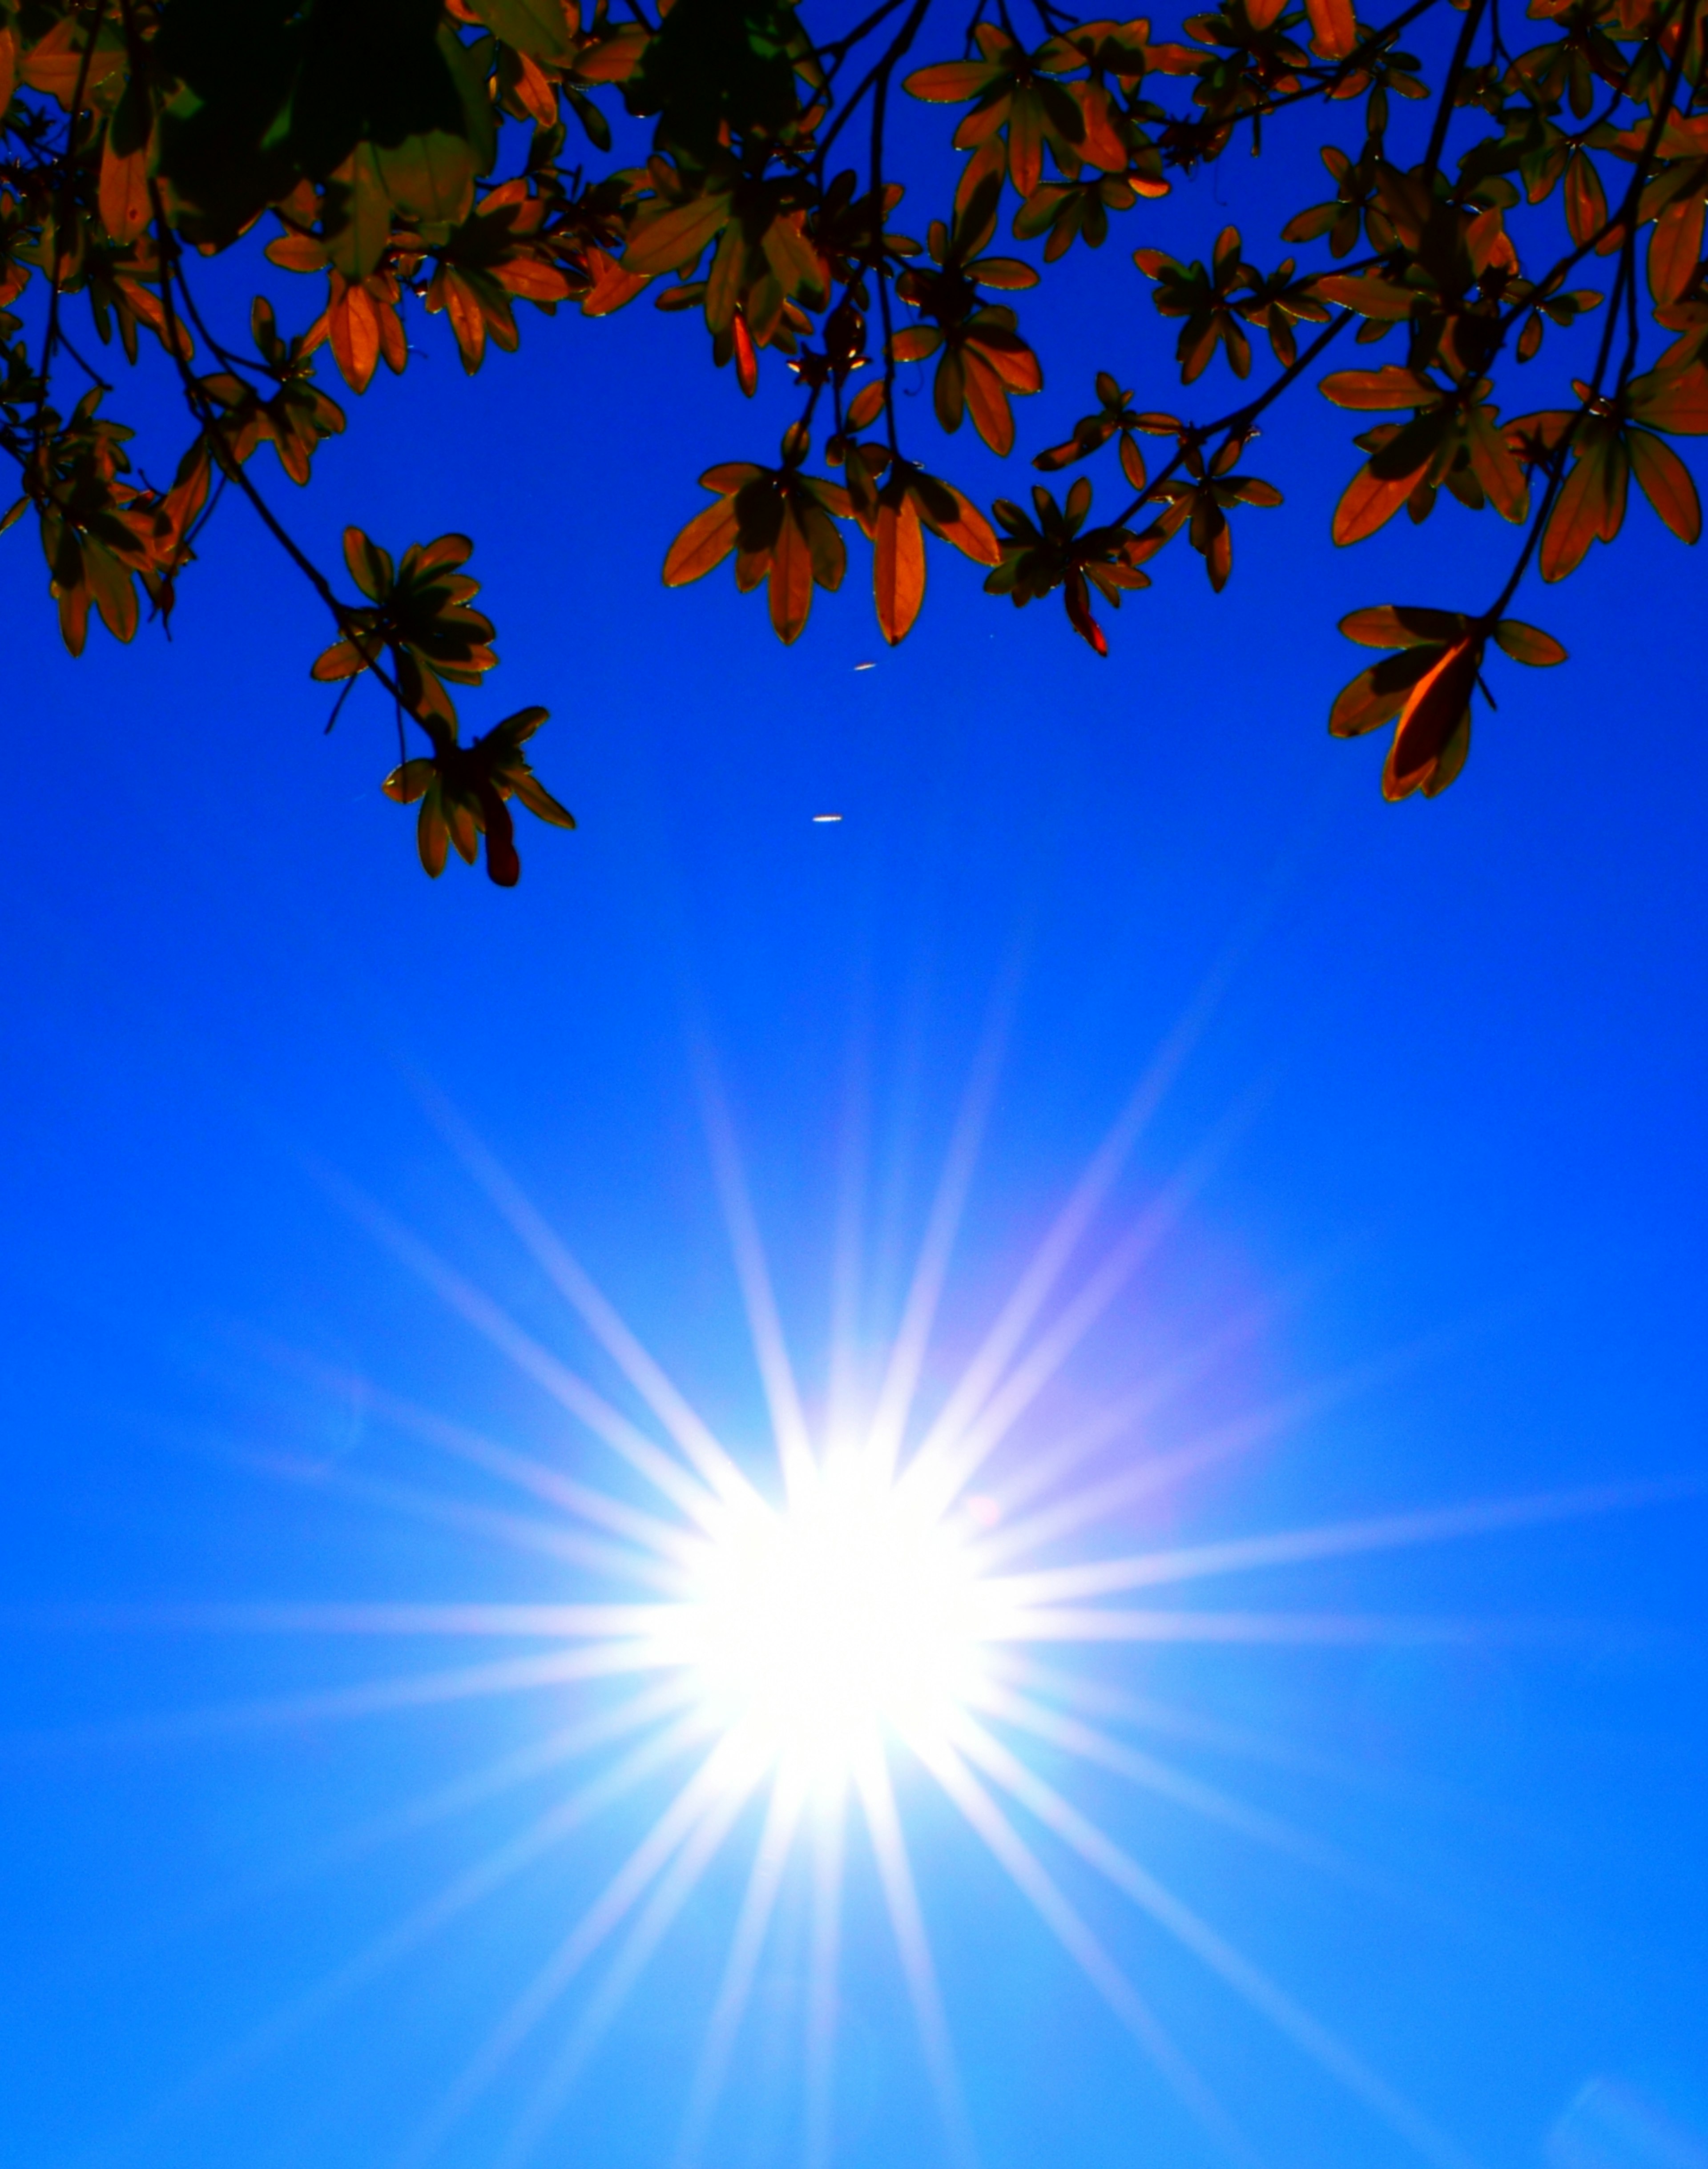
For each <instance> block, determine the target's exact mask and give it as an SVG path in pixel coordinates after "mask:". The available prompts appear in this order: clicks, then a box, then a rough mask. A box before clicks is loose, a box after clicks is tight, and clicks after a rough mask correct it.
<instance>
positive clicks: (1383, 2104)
mask: <svg viewBox="0 0 1708 2169" xmlns="http://www.w3.org/2000/svg"><path fill="white" fill-rule="evenodd" d="M956 1744H957V1745H958V1746H959V1747H960V1748H961V1749H962V1751H963V1752H964V1753H965V1754H966V1755H967V1756H969V1758H970V1759H972V1760H974V1761H977V1762H978V1763H979V1767H981V1768H982V1769H983V1770H984V1771H985V1773H986V1774H987V1775H988V1776H990V1777H992V1778H994V1779H995V1782H996V1783H998V1784H1000V1785H1001V1787H1002V1788H1003V1790H1004V1791H1005V1792H1006V1793H1008V1794H1009V1795H1010V1797H1011V1799H1015V1800H1017V1801H1018V1802H1019V1803H1020V1804H1021V1805H1022V1806H1023V1807H1025V1808H1026V1809H1027V1811H1028V1812H1029V1813H1030V1814H1032V1815H1035V1816H1036V1817H1037V1818H1038V1820H1039V1821H1040V1822H1041V1823H1043V1825H1045V1827H1046V1828H1048V1829H1049V1830H1050V1831H1054V1834H1055V1835H1056V1836H1058V1837H1059V1838H1060V1839H1061V1840H1062V1841H1064V1843H1065V1844H1066V1845H1068V1846H1069V1847H1071V1849H1072V1850H1073V1851H1074V1852H1076V1853H1077V1854H1078V1855H1079V1856H1080V1857H1081V1859H1082V1860H1084V1861H1085V1862H1086V1863H1087V1865H1088V1866H1090V1867H1092V1868H1096V1869H1097V1872H1098V1873H1100V1874H1102V1876H1104V1877H1106V1878H1107V1879H1108V1881H1109V1882H1111V1883H1113V1884H1114V1885H1115V1887H1116V1888H1117V1889H1119V1890H1122V1891H1124V1893H1125V1894H1126V1895H1127V1896H1128V1897H1129V1898H1130V1899H1132V1900H1133V1901H1134V1904H1135V1905H1140V1906H1141V1907H1142V1908H1143V1909H1144V1911H1145V1912H1146V1913H1148V1914H1149V1915H1150V1916H1151V1918H1152V1919H1153V1920H1155V1921H1157V1922H1158V1924H1159V1925H1160V1926H1161V1927H1165V1928H1166V1929H1167V1930H1168V1932H1169V1933H1170V1934H1171V1935H1172V1936H1173V1937H1175V1938H1176V1939H1177V1941H1178V1942H1179V1943H1182V1944H1183V1945H1184V1946H1185V1948H1187V1949H1188V1950H1189V1951H1191V1952H1192V1953H1193V1956H1194V1957H1196V1958H1199V1959H1201V1960H1202V1961H1203V1963H1204V1964H1205V1965H1207V1966H1208V1967H1209V1968H1210V1969H1211V1970H1212V1971H1213V1972H1214V1973H1216V1974H1220V1977H1221V1978H1222V1980H1225V1981H1226V1982H1227V1984H1228V1985H1229V1986H1230V1988H1232V1989H1234V1990H1236V1992H1237V1993H1238V1994H1239V1995H1240V1996H1242V1997H1243V1998H1244V2000H1245V2001H1246V2002H1247V2003H1248V2004H1250V2005H1251V2006H1252V2009H1253V2010H1254V2011H1257V2012H1262V2015H1263V2017H1266V2018H1268V2020H1269V2021H1270V2022H1271V2023H1272V2024H1273V2025H1274V2026H1276V2027H1277V2028H1279V2029H1280V2031H1281V2032H1282V2033H1284V2034H1286V2036H1287V2037H1288V2038H1289V2040H1291V2041H1292V2042H1293V2043H1294V2045H1295V2047H1297V2048H1299V2049H1302V2050H1303V2051H1304V2052H1305V2054H1306V2055H1307V2056H1309V2057H1310V2060H1311V2061H1312V2062H1313V2063H1315V2064H1316V2065H1319V2066H1320V2067H1321V2069H1322V2070H1324V2071H1326V2073H1327V2074H1328V2075H1329V2076H1330V2077H1332V2078H1333V2079H1336V2080H1337V2081H1339V2083H1340V2084H1341V2085H1342V2086H1344V2087H1345V2088H1346V2090H1347V2092H1348V2093H1350V2094H1352V2095H1353V2097H1355V2098H1356V2099H1358V2101H1360V2102H1363V2103H1364V2106H1365V2107H1366V2108H1369V2109H1370V2110H1372V2111H1374V2113H1375V2114H1376V2115H1377V2116H1378V2117H1380V2119H1381V2120H1382V2122H1383V2123H1385V2124H1387V2125H1388V2126H1389V2128H1390V2129H1391V2130H1393V2131H1394V2132H1396V2134H1398V2135H1399V2136H1400V2137H1401V2139H1403V2140H1406V2143H1407V2144H1408V2145H1410V2146H1412V2148H1413V2149H1414V2150H1416V2151H1417V2153H1418V2154H1419V2155H1421V2156H1422V2158H1423V2159H1424V2160H1425V2161H1429V2162H1431V2163H1433V2165H1435V2169H1472V2165H1471V2163H1470V2157H1469V2156H1466V2155H1465V2154H1464V2153H1463V2152H1461V2150H1460V2149H1459V2148H1458V2147H1457V2146H1455V2145H1454V2144H1453V2143H1452V2141H1451V2140H1449V2139H1448V2138H1446V2137H1445V2136H1444V2134H1442V2133H1441V2132H1440V2131H1438V2129H1436V2127H1435V2126H1434V2124H1432V2123H1431V2122H1430V2120H1429V2119H1428V2118H1427V2117H1425V2116H1424V2115H1423V2114H1422V2112H1421V2111H1419V2110H1418V2109H1417V2108H1414V2107H1413V2105H1412V2103H1411V2102H1408V2101H1407V2100H1406V2098H1405V2097H1404V2096H1403V2095H1401V2094H1400V2093H1399V2092H1396V2090H1395V2088H1393V2087H1392V2086H1390V2085H1388V2083H1387V2081H1385V2080H1384V2079H1382V2078H1380V2077H1379V2076H1377V2075H1376V2073H1375V2072H1374V2071H1372V2070H1370V2069H1369V2065H1366V2064H1365V2063H1364V2061H1363V2060H1361V2059H1360V2058H1358V2057H1357V2056H1355V2055H1354V2054H1353V2052H1352V2051H1351V2050H1350V2049H1348V2048H1347V2047H1346V2045H1345V2044H1344V2043H1343V2042H1342V2041H1340V2040H1338V2039H1337V2038H1336V2036H1335V2035H1334V2034H1332V2033H1330V2032H1329V2030H1328V2028H1326V2026H1324V2025H1322V2024H1321V2022H1319V2021H1318V2020H1316V2018H1314V2017H1311V2015H1310V2012H1307V2011H1305V2009H1303V2008H1302V2006H1300V2005H1299V2004H1298V2003H1297V2002H1295V2001H1294V1999H1293V1998H1292V1997H1291V1996H1289V1995H1287V1994H1286V1992H1285V1991H1284V1990H1282V1989H1280V1988H1278V1986H1277V1985H1275V1983H1274V1982H1273V1981H1272V1980H1270V1979H1269V1977H1268V1974H1265V1973H1264V1972H1262V1969H1260V1968H1258V1967H1257V1966H1256V1965H1254V1964H1252V1961H1251V1960H1250V1959H1249V1958H1246V1957H1245V1956H1244V1955H1243V1953H1241V1952H1239V1951H1237V1950H1236V1949H1235V1948H1234V1947H1233V1946H1232V1944H1230V1943H1229V1942H1228V1941H1227V1940H1226V1938H1225V1937H1223V1936H1220V1935H1219V1934H1218V1933H1217V1932H1216V1931H1215V1930H1214V1928H1212V1927H1209V1924H1208V1923H1207V1922H1206V1921H1203V1920H1201V1919H1200V1918H1199V1917H1198V1915H1197V1914H1196V1913H1194V1912H1193V1911H1192V1909H1191V1908H1190V1907H1189V1906H1188V1905H1186V1904H1184V1903H1183V1902H1182V1900H1180V1899H1178V1898H1177V1897H1176V1896H1175V1895H1173V1893H1172V1891H1170V1890H1168V1889H1166V1888H1165V1887H1164V1886H1163V1885H1162V1884H1161V1883H1159V1882H1158V1881H1157V1879H1156V1877H1155V1876H1153V1875H1152V1874H1150V1872H1149V1871H1148V1870H1147V1869H1145V1868H1142V1867H1141V1866H1140V1864H1139V1863H1138V1862H1137V1861H1136V1860H1134V1857H1133V1856H1132V1855H1131V1854H1130V1853H1129V1852H1126V1851H1125V1850H1124V1848H1123V1847H1120V1846H1118V1845H1117V1844H1116V1843H1115V1842H1114V1841H1113V1839H1111V1838H1109V1837H1108V1836H1105V1835H1104V1833H1103V1832H1102V1831H1100V1830H1099V1829H1098V1828H1097V1825H1095V1824H1094V1823H1093V1822H1092V1820H1091V1819H1090V1818H1089V1816H1087V1815H1083V1814H1081V1811H1080V1810H1079V1809H1077V1808H1076V1807H1075V1806H1073V1805H1072V1804H1071V1803H1070V1801H1068V1800H1067V1799H1065V1798H1064V1797H1063V1795H1062V1794H1061V1793H1059V1792H1058V1791H1057V1790H1056V1789H1055V1788H1054V1786H1053V1785H1050V1784H1049V1783H1046V1781H1045V1780H1044V1779H1043V1778H1042V1777H1039V1776H1038V1774H1037V1772H1035V1771H1033V1770H1032V1769H1030V1768H1029V1767H1027V1765H1026V1764H1025V1763H1024V1762H1022V1761H1021V1759H1020V1757H1019V1756H1017V1755H1015V1754H1013V1753H1012V1752H1011V1751H1010V1750H1009V1749H1008V1748H1006V1747H1005V1746H1004V1745H1002V1743H1001V1741H1000V1740H996V1739H995V1737H994V1736H993V1735H991V1734H990V1733H989V1732H988V1731H986V1730H985V1727H984V1726H983V1725H981V1724H978V1723H977V1722H976V1721H975V1720H974V1719H967V1720H966V1722H965V1723H964V1724H963V1725H962V1726H959V1727H958V1728H957V1743H956Z"/></svg>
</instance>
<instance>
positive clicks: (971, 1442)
mask: <svg viewBox="0 0 1708 2169" xmlns="http://www.w3.org/2000/svg"><path fill="white" fill-rule="evenodd" d="M1249 1118H1250V1108H1249V1107H1245V1108H1241V1110H1240V1111H1238V1112H1237V1113H1236V1115H1235V1116H1233V1117H1231V1118H1230V1120H1229V1121H1227V1122H1224V1123H1223V1124H1222V1125H1221V1126H1220V1128H1219V1129H1218V1131H1217V1132H1216V1133H1215V1135H1214V1137H1212V1138H1211V1139H1210V1140H1209V1143H1207V1144H1205V1145H1204V1147H1203V1148H1201V1149H1200V1150H1199V1151H1198V1153H1197V1154H1194V1155H1193V1158H1192V1159H1191V1160H1189V1161H1188V1163H1187V1164H1186V1166H1185V1167H1184V1168H1183V1169H1182V1170H1181V1171H1180V1173H1179V1174H1178V1175H1177V1176H1175V1178H1174V1179H1173V1180H1172V1181H1171V1182H1170V1183H1169V1184H1168V1185H1167V1186H1166V1188H1165V1189H1164V1191H1163V1192H1162V1194H1161V1196H1159V1197H1158V1198H1157V1199H1156V1202H1155V1203H1154V1204H1153V1205H1152V1206H1151V1207H1150V1210H1149V1211H1148V1212H1143V1213H1141V1214H1140V1217H1139V1218H1138V1219H1137V1221H1135V1222H1134V1225H1133V1226H1132V1227H1131V1228H1129V1230H1128V1232H1127V1234H1125V1235H1124V1236H1123V1237H1122V1239H1121V1240H1120V1241H1119V1242H1118V1243H1117V1244H1115V1246H1114V1248H1113V1250H1110V1251H1109V1252H1108V1255H1107V1256H1105V1257H1104V1258H1103V1260H1102V1262H1101V1263H1100V1264H1099V1265H1098V1266H1097V1267H1096V1268H1095V1269H1094V1270H1093V1271H1092V1273H1091V1274H1090V1276H1088V1277H1087V1279H1086V1282H1085V1283H1084V1285H1083V1286H1082V1287H1081V1288H1080V1289H1079V1291H1078V1292H1077V1293H1076V1294H1075V1295H1074V1297H1073V1298H1071V1300H1070V1302H1068V1303H1066V1304H1065V1305H1064V1307H1063V1308H1062V1310H1061V1311H1060V1313H1059V1314H1058V1316H1057V1317H1056V1318H1055V1319H1054V1320H1053V1321H1052V1323H1051V1324H1049V1327H1048V1328H1047V1329H1046V1330H1044V1332H1043V1333H1042V1334H1041V1335H1039V1337H1038V1340H1035V1341H1034V1342H1033V1344H1032V1346H1030V1347H1029V1348H1028V1349H1027V1351H1026V1353H1025V1354H1024V1355H1023V1356H1022V1357H1021V1358H1020V1360H1019V1361H1018V1362H1017V1363H1015V1365H1014V1366H1013V1367H1012V1368H1011V1370H1009V1371H1008V1372H1006V1375H1005V1376H1003V1377H1002V1378H1001V1380H1000V1381H999V1382H998V1383H995V1386H994V1388H993V1389H992V1391H991V1392H990V1396H989V1398H988V1399H986V1400H985V1404H984V1406H983V1407H982V1408H981V1409H980V1410H979V1412H978V1414H977V1415H975V1416H974V1418H973V1419H972V1420H970V1421H969V1422H968V1423H967V1425H966V1426H965V1427H964V1429H963V1430H962V1431H959V1433H958V1434H952V1435H946V1436H944V1437H943V1439H942V1443H941V1444H940V1445H939V1446H938V1447H937V1448H936V1449H935V1452H934V1458H932V1459H931V1460H929V1461H928V1460H927V1458H926V1448H925V1447H921V1449H920V1453H919V1456H918V1458H917V1459H916V1461H915V1468H917V1470H918V1474H917V1477H916V1479H915V1480H916V1481H917V1482H918V1483H919V1484H921V1487H922V1488H923V1490H924V1491H925V1494H926V1498H927V1499H928V1500H930V1501H931V1504H932V1505H933V1506H936V1507H937V1510H938V1511H942V1508H943V1507H945V1506H947V1504H948V1502H949V1500H952V1499H953V1498H955V1497H956V1496H957V1495H958V1494H959V1493H960V1492H961V1491H962V1490H963V1489H964V1488H965V1486H966V1485H967V1484H968V1483H969V1481H970V1480H971V1479H972V1477H973V1476H974V1474H976V1473H977V1471H978V1470H979V1468H982V1467H983V1466H984V1464H985V1462H986V1461H988V1460H989V1459H990V1456H991V1454H992V1453H994V1452H995V1450H996V1448H997V1447H999V1446H1000V1445H1001V1443H1002V1442H1003V1440H1004V1439H1005V1438H1006V1437H1007V1436H1008V1434H1009V1432H1010V1431H1012V1430H1013V1428H1014V1426H1015V1425H1016V1424H1017V1422H1018V1421H1019V1420H1020V1419H1021V1417H1022V1415H1024V1414H1025V1413H1026V1411H1027V1409H1028V1408H1030V1407H1031V1405H1032V1404H1033V1401H1035V1400H1036V1399H1037V1398H1038V1394H1041V1393H1042V1392H1043V1388H1045V1386H1047V1385H1048V1384H1049V1381H1050V1380H1051V1379H1052V1378H1054V1376H1055V1374H1056V1372H1058V1371H1059V1369H1060V1368H1061V1367H1062V1365H1063V1364H1064V1363H1065V1362H1066V1361H1067V1359H1068V1357H1069V1356H1070V1355H1071V1354H1072V1353H1073V1351H1074V1350H1075V1349H1076V1347H1077V1346H1078V1345H1079V1343H1080V1342H1081V1340H1083V1339H1084V1338H1085V1336H1086V1334H1087V1333H1089V1332H1090V1330H1091V1329H1092V1326H1093V1325H1095V1324H1097V1320H1098V1319H1100V1318H1101V1317H1102V1315H1103V1313H1104V1312H1105V1311H1106V1310H1107V1309H1108V1307H1109V1305H1110V1304H1111V1303H1113V1301H1114V1299H1115V1298H1116V1297H1117V1296H1118V1294H1119V1293H1120V1292H1121V1290H1122V1289H1123V1288H1124V1287H1125V1286H1126V1284H1127V1282H1129V1280H1130V1279H1131V1278H1132V1276H1133V1275H1134V1273H1135V1272H1136V1271H1138V1270H1139V1267H1140V1266H1141V1265H1142V1264H1143V1263H1144V1262H1145V1260H1146V1259H1147V1258H1149V1257H1150V1256H1151V1255H1154V1253H1155V1252H1156V1250H1157V1249H1158V1248H1159V1247H1160V1246H1161V1244H1162V1243H1163V1242H1164V1241H1165V1240H1166V1238H1167V1236H1168V1234H1169V1233H1170V1232H1171V1230H1172V1228H1174V1227H1175V1226H1176V1225H1177V1223H1178V1222H1179V1220H1180V1218H1181V1216H1182V1213H1183V1212H1184V1211H1185V1209H1186V1207H1187V1206H1188V1203H1189V1202H1191V1200H1192V1199H1193V1197H1194V1196H1196V1195H1197V1193H1198V1191H1199V1190H1201V1189H1202V1188H1203V1186H1204V1183H1205V1181H1206V1180H1208V1179H1209V1175H1210V1174H1211V1173H1212V1171H1213V1170H1214V1169H1215V1168H1216V1167H1218V1166H1219V1165H1220V1164H1221V1161H1222V1160H1223V1159H1224V1158H1225V1155H1226V1154H1227V1151H1228V1148H1229V1146H1230V1143H1232V1140H1233V1138H1235V1137H1236V1135H1237V1134H1238V1133H1239V1132H1240V1131H1241V1130H1242V1129H1243V1128H1244V1127H1245V1125H1246V1122H1247V1121H1248V1120H1249Z"/></svg>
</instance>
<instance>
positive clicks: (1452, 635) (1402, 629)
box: [1340, 603, 1465, 648]
mask: <svg viewBox="0 0 1708 2169" xmlns="http://www.w3.org/2000/svg"><path fill="white" fill-rule="evenodd" d="M1340 629H1341V631H1342V632H1343V633H1344V634H1345V635H1346V637H1347V638H1348V640H1356V641H1358V642H1359V643H1360V645H1361V646H1363V647H1365V648H1417V647H1420V646H1430V647H1433V646H1434V645H1436V644H1437V643H1438V642H1444V641H1452V640H1456V639H1458V638H1459V637H1460V634H1461V633H1462V632H1464V630H1465V619H1464V618H1463V616H1461V615H1460V612H1459V611H1457V610H1416V609H1412V608H1411V607H1409V606H1408V605H1405V604H1401V603H1379V604H1378V605H1376V606H1375V607H1374V609H1372V610H1353V612H1352V613H1351V615H1350V616H1347V617H1343V618H1342V620H1341V621H1340Z"/></svg>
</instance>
